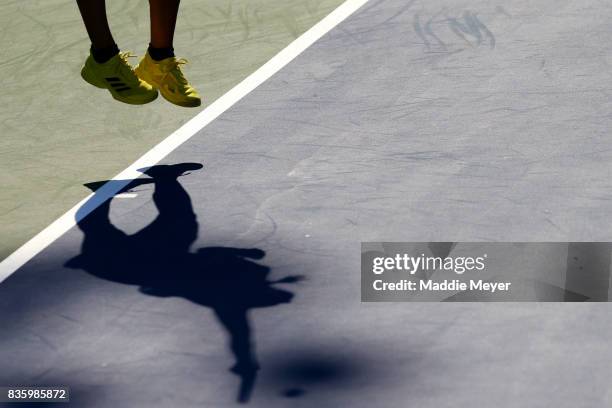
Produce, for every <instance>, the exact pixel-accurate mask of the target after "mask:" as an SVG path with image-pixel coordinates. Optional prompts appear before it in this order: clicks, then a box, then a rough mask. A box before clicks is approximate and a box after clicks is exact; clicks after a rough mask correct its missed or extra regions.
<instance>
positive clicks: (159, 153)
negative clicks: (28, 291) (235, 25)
mask: <svg viewBox="0 0 612 408" xmlns="http://www.w3.org/2000/svg"><path fill="white" fill-rule="evenodd" d="M368 1H369V0H346V1H345V2H344V3H342V4H341V5H340V6H338V8H336V9H335V10H334V11H332V12H331V13H330V14H329V15H327V16H326V17H325V18H323V19H322V20H321V21H319V22H318V23H317V24H315V25H314V26H313V27H311V28H310V29H309V30H308V31H306V32H305V33H304V34H302V35H301V36H300V37H298V38H297V39H296V40H294V41H293V42H292V43H291V44H289V45H288V46H287V47H285V48H284V49H283V50H282V51H280V52H279V53H278V54H276V55H275V56H274V57H272V58H271V59H270V60H269V61H268V62H266V63H265V64H264V65H262V66H261V67H260V68H259V69H257V70H256V71H255V72H253V73H252V74H251V75H249V76H248V77H247V78H245V79H244V80H243V81H242V82H240V83H239V84H238V85H236V86H235V87H233V88H232V89H230V90H229V91H228V92H227V93H225V94H224V95H223V96H221V97H220V98H219V99H217V100H216V101H215V102H213V103H212V104H211V105H210V106H208V107H207V108H206V109H204V110H203V111H202V112H200V113H199V114H197V115H196V116H195V117H194V118H193V119H191V120H190V121H188V122H187V123H185V124H184V125H183V126H181V127H180V128H178V129H177V130H176V131H175V132H174V133H172V134H170V136H168V137H167V138H166V139H164V140H163V141H161V142H160V143H159V144H157V145H156V146H155V147H153V148H152V149H151V150H149V151H148V152H147V153H145V154H144V155H143V156H142V157H141V158H140V159H138V160H136V161H135V162H134V163H132V164H131V165H130V166H129V167H128V168H127V169H125V170H123V171H122V172H121V173H119V174H118V175H116V176H115V177H114V178H113V180H125V182H124V183H107V184H105V185H104V186H103V187H102V188H100V189H99V190H98V191H97V192H96V193H95V194H90V195H89V196H88V197H86V198H85V199H83V200H82V201H81V202H79V203H78V204H77V205H75V206H74V207H73V208H71V209H70V210H69V211H68V212H66V213H65V214H64V215H62V216H61V217H60V218H58V219H57V220H55V221H54V222H53V223H52V224H51V225H49V226H48V227H47V228H45V229H44V230H42V231H41V232H39V233H38V234H37V235H36V236H34V238H32V239H30V240H29V241H28V242H26V243H25V244H23V245H22V246H21V247H19V248H18V249H17V250H16V251H15V252H13V253H12V254H11V255H9V256H8V257H7V258H6V259H4V260H3V261H2V262H0V282H2V281H4V280H5V279H6V278H8V277H9V276H11V275H12V274H13V273H14V272H15V271H17V270H18V269H19V268H21V267H22V266H23V265H24V264H25V263H26V262H28V261H29V260H30V259H32V258H34V257H35V256H36V255H37V254H39V253H40V252H41V251H42V250H43V249H45V248H46V247H47V246H49V245H50V244H51V243H53V242H54V241H55V240H57V239H58V238H59V237H61V236H62V235H63V234H64V233H66V232H67V231H68V230H70V229H71V228H72V227H74V226H75V225H76V223H77V222H78V221H79V220H81V219H82V218H83V217H85V216H86V215H87V214H89V213H90V212H91V211H93V210H94V209H95V208H96V207H98V206H99V205H100V204H102V203H103V202H104V201H106V200H107V199H108V198H109V197H112V196H113V195H115V194H116V193H117V192H119V191H120V190H121V189H122V188H123V187H125V185H127V183H129V181H131V180H133V179H135V178H137V177H139V176H140V175H141V174H142V173H140V172H138V171H137V169H140V168H143V167H148V166H152V165H154V164H156V163H158V162H159V161H160V160H162V159H163V158H164V157H166V156H167V155H168V154H170V153H171V152H172V151H173V150H175V149H176V148H177V147H179V146H180V145H181V144H183V143H185V142H186V141H187V140H189V139H190V138H191V137H192V136H193V135H195V134H196V133H197V132H199V131H200V130H201V129H202V128H204V127H205V126H206V125H208V124H209V123H210V122H212V121H213V120H215V119H216V118H217V117H218V116H219V115H221V114H222V113H223V112H225V111H226V110H228V109H229V108H230V107H232V106H233V105H234V104H235V103H236V102H238V101H240V100H241V99H242V98H243V97H244V96H246V95H247V94H248V93H250V92H251V91H252V90H254V89H255V88H257V87H258V86H259V85H261V84H262V83H263V82H265V81H266V80H267V79H268V78H270V77H271V76H272V75H274V74H275V73H277V72H278V71H279V70H280V69H282V68H283V67H284V66H285V65H287V64H288V63H290V62H291V61H292V60H293V59H294V58H295V57H297V56H298V55H300V54H301V53H302V52H303V51H304V50H306V49H307V48H308V47H310V46H311V45H312V44H313V43H314V42H315V41H317V40H318V39H319V38H321V37H323V36H324V35H325V34H326V33H327V32H329V31H330V30H332V29H333V28H334V27H336V26H337V25H338V24H340V23H341V22H342V21H344V20H345V19H346V18H347V17H349V16H350V15H351V14H353V13H354V12H355V11H357V10H358V9H359V8H360V7H361V6H363V5H364V4H366V3H367V2H368ZM85 204H87V206H86V207H84V205H85ZM77 212H78V215H77Z"/></svg>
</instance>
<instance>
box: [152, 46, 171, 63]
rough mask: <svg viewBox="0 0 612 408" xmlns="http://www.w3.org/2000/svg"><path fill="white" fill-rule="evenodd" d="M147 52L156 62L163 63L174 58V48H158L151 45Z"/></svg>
mask: <svg viewBox="0 0 612 408" xmlns="http://www.w3.org/2000/svg"><path fill="white" fill-rule="evenodd" d="M147 52H148V53H149V55H150V56H151V58H152V59H153V60H154V61H161V60H164V59H166V58H172V57H174V48H173V47H163V48H156V47H153V45H151V44H149V48H148V49H147Z"/></svg>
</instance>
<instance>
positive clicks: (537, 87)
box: [0, 0, 612, 408]
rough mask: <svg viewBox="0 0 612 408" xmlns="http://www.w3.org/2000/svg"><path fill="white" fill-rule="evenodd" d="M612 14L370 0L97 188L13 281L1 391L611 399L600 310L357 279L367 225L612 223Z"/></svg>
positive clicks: (189, 402) (107, 400) (595, 236)
mask: <svg viewBox="0 0 612 408" xmlns="http://www.w3.org/2000/svg"><path fill="white" fill-rule="evenodd" d="M611 20H612V6H610V5H608V4H606V3H604V2H600V1H594V0H585V1H581V2H575V1H574V2H572V1H565V0H561V1H550V0H538V1H521V0H517V1H512V2H501V1H497V0H495V1H478V0H459V1H451V0H435V1H419V0H414V1H407V0H382V1H380V0H370V1H368V2H366V3H365V4H364V5H363V6H362V7H360V8H359V9H358V10H356V11H355V12H354V13H351V14H350V15H349V16H348V17H347V18H346V20H344V21H342V22H340V23H339V24H338V25H336V26H335V27H334V28H333V29H331V30H330V31H329V32H328V33H327V34H325V35H324V36H323V37H322V38H321V39H319V40H318V41H316V42H315V43H314V44H313V45H312V46H310V47H308V48H306V49H305V50H304V51H303V52H302V53H301V54H299V55H298V56H297V57H296V58H295V59H294V60H292V61H291V62H290V63H288V64H287V65H285V66H284V67H282V69H280V71H278V72H277V73H276V74H274V75H273V76H271V77H270V78H269V79H268V80H266V81H264V82H263V83H262V84H261V85H260V86H258V87H257V88H256V89H254V90H253V91H252V92H250V93H248V94H247V95H246V96H244V97H243V98H242V99H240V100H239V101H237V103H235V104H234V105H232V106H231V107H229V109H227V110H226V111H225V112H224V113H222V114H221V115H220V116H219V117H218V118H216V119H215V120H213V121H212V122H210V123H209V124H208V125H207V126H205V127H204V128H202V129H201V130H198V131H197V132H193V136H191V137H189V138H188V140H186V141H185V143H183V144H181V145H180V146H178V147H176V149H173V150H172V151H171V152H170V153H169V154H168V155H167V156H166V157H165V158H163V160H162V161H161V162H160V163H159V165H158V166H156V167H153V168H151V169H148V170H147V169H143V170H142V172H143V175H142V177H141V178H139V179H137V180H135V181H129V180H128V181H126V182H122V181H120V180H119V181H117V180H114V181H112V182H110V183H111V184H107V186H106V187H101V186H102V185H103V183H101V182H102V181H105V178H108V175H107V174H101V175H100V177H99V178H95V179H91V180H86V182H87V183H88V184H87V186H83V187H82V197H85V196H86V195H87V194H88V193H89V191H90V190H93V191H97V193H96V195H94V196H93V197H92V198H91V200H94V201H95V200H99V201H100V203H102V204H101V205H99V206H97V207H95V208H94V206H92V205H91V201H90V202H89V203H84V205H83V208H84V209H86V210H87V212H90V213H89V215H87V216H86V217H84V218H82V219H81V220H80V221H79V222H78V225H76V226H74V227H72V228H70V229H69V231H68V232H67V233H65V234H63V235H62V236H61V237H60V238H59V239H57V240H55V241H54V242H52V243H51V245H49V246H48V247H47V248H46V249H44V250H43V251H42V252H40V253H39V254H38V255H36V256H34V257H32V259H30V260H29V261H28V262H27V263H26V264H25V265H23V266H22V267H20V268H19V269H18V270H16V271H15V272H14V273H12V274H10V276H9V277H8V278H7V279H6V280H5V281H4V282H2V283H1V284H0V327H1V329H0V330H1V333H2V335H1V336H0V361H1V362H2V369H0V384H6V385H13V384H15V385H24V386H25V385H68V386H70V387H71V392H72V395H71V398H72V402H71V403H70V404H71V405H72V406H78V407H157V406H159V407H230V406H236V404H238V403H239V400H242V401H241V402H243V403H247V404H248V405H249V406H252V407H287V406H295V407H330V408H331V407H355V408H357V407H364V408H365V407H421V408H424V407H436V408H440V407H467V406H469V407H481V406H493V405H495V406H500V407H517V406H525V407H550V406H555V407H568V408H569V407H572V408H575V407H605V406H610V404H612V394H611V392H610V387H609V382H610V381H609V380H610V378H611V376H612V368H611V365H610V359H611V358H612V351H611V349H610V344H609V339H610V337H611V336H612V319H611V318H610V311H611V309H610V306H609V305H608V304H607V303H584V304H579V305H577V304H562V303H548V304H545V303H466V304H460V303H414V304H413V303H381V304H375V303H371V304H370V303H361V302H360V273H359V271H360V243H361V242H362V241H418V242H421V241H453V242H461V241H464V242H466V241H467V242H469V241H610V240H612V232H611V231H610V229H609V228H608V227H607V225H608V220H609V218H610V217H609V214H610V213H611V212H612V204H611V203H612V201H610V193H609V187H610V182H609V180H610V177H609V176H610V174H611V171H612V140H611V139H610V134H609V129H611V128H612V116H611V115H610V111H611V109H612V104H611V103H610V100H611V98H610V96H611V95H610V94H611V92H612V91H611V89H610V87H609V86H608V84H609V83H610V79H611V78H610V76H611V74H610V72H611V71H610V58H611V57H610V56H611V55H612V46H611V45H610V44H612V43H611V42H610V41H609V39H610V38H612V28H611V26H610V21H611ZM99 103H109V104H110V103H113V102H110V99H109V100H108V101H106V100H104V101H103V100H100V102H99ZM143 109H147V108H146V107H145V108H143ZM88 126H94V125H93V124H91V123H89V124H88ZM137 158H138V157H134V158H133V160H136V159H137ZM112 184H114V185H116V186H120V187H117V189H116V190H120V191H118V194H115V195H113V197H110V198H109V200H106V201H105V200H103V199H101V198H100V197H102V198H105V197H104V194H105V192H108V191H113V189H112V186H111V185H112ZM109 186H111V187H109ZM100 194H102V195H100ZM65 210H68V208H66V209H65ZM84 211H85V210H84ZM109 271H110V272H109ZM202 271H205V272H202ZM258 366H260V367H258ZM257 368H259V369H257ZM58 406H60V404H58Z"/></svg>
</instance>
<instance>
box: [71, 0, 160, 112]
mask: <svg viewBox="0 0 612 408" xmlns="http://www.w3.org/2000/svg"><path fill="white" fill-rule="evenodd" d="M77 4H78V6H79V11H80V12H81V17H82V18H83V23H85V28H86V29H87V34H88V35H89V39H90V40H91V50H90V55H89V57H88V58H87V60H86V61H85V65H84V66H83V69H82V70H81V76H82V77H83V79H85V81H87V82H89V83H90V84H92V85H94V86H96V87H98V88H104V89H108V90H109V91H110V93H111V95H112V96H113V98H115V99H117V100H119V101H121V102H125V103H130V104H143V103H147V102H151V101H152V100H154V99H155V98H156V97H157V91H156V90H155V89H153V88H152V87H151V86H150V85H149V84H147V83H146V82H144V81H142V80H140V79H139V78H138V77H137V76H136V74H135V73H134V70H133V69H132V67H131V66H130V65H129V64H128V62H127V58H128V56H129V53H120V52H119V47H118V46H117V44H116V43H115V40H114V38H113V34H112V33H111V30H110V27H109V25H108V19H107V16H106V3H105V0H77Z"/></svg>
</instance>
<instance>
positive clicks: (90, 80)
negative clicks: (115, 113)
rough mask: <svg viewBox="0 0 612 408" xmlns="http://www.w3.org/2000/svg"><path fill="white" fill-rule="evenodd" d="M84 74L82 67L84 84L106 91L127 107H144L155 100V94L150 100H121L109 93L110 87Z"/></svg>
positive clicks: (119, 97)
mask: <svg viewBox="0 0 612 408" xmlns="http://www.w3.org/2000/svg"><path fill="white" fill-rule="evenodd" d="M86 72H87V71H86V70H85V67H83V69H82V70H81V78H83V80H84V81H85V82H87V83H88V84H90V85H93V86H95V87H96V88H100V89H106V90H107V91H108V92H109V93H110V94H111V96H112V97H113V99H115V100H116V101H119V102H123V103H127V104H128V105H145V104H147V103H150V102H153V101H154V100H155V99H157V92H155V94H153V96H152V97H151V99H145V100H138V101H135V100H130V99H126V98H122V97H121V96H119V95H115V94H114V93H112V92H111V91H110V87H109V86H107V85H106V84H104V83H100V82H96V81H95V80H94V79H93V78H89V77H88V76H87V74H86ZM153 89H155V88H153Z"/></svg>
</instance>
